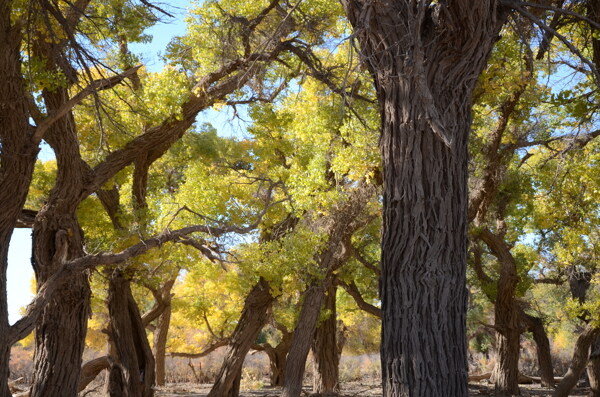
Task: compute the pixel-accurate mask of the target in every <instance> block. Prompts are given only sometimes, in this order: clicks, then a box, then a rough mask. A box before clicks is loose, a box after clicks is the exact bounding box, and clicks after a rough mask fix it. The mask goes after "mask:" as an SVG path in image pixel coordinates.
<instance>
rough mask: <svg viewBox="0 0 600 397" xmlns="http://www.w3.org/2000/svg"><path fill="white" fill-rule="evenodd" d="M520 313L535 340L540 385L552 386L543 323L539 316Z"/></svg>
mask: <svg viewBox="0 0 600 397" xmlns="http://www.w3.org/2000/svg"><path fill="white" fill-rule="evenodd" d="M522 315H523V316H524V317H525V323H526V324H527V330H528V331H529V332H531V334H532V335H533V340H534V342H535V346H536V352H537V357H538V365H539V367H540V377H541V383H542V386H544V387H554V367H553V365H552V354H551V352H550V341H549V340H548V334H547V333H546V329H545V328H544V323H543V322H542V320H541V319H540V318H539V317H535V316H531V315H529V314H527V313H522ZM598 397H600V396H598Z"/></svg>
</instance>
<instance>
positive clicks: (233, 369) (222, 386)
mask: <svg viewBox="0 0 600 397" xmlns="http://www.w3.org/2000/svg"><path fill="white" fill-rule="evenodd" d="M273 300H274V298H273V296H272V295H271V291H270V287H269V284H268V283H267V281H266V280H264V279H263V278H261V279H260V280H259V282H258V283H257V284H256V285H255V286H254V288H252V290H251V291H250V293H249V294H248V296H247V297H246V301H245V302H244V310H243V311H242V315H241V317H240V320H239V321H238V324H237V326H236V327H235V330H234V331H233V335H232V337H231V339H230V342H229V348H228V349H227V353H226V355H225V361H224V362H223V365H222V366H221V370H220V371H219V374H218V375H217V380H216V382H215V384H214V385H213V387H212V389H211V390H210V392H209V393H208V397H236V396H237V395H238V394H239V381H240V379H241V374H242V366H243V364H244V359H245V358H246V354H248V351H249V350H250V348H251V347H252V344H253V343H254V342H255V341H256V338H257V337H258V333H259V332H260V330H261V329H262V327H263V326H264V325H265V323H266V322H267V319H268V317H269V310H270V308H271V305H272V304H273Z"/></svg>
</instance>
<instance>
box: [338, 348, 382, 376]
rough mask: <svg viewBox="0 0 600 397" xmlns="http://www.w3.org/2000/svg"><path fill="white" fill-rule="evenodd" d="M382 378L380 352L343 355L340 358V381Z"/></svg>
mask: <svg viewBox="0 0 600 397" xmlns="http://www.w3.org/2000/svg"><path fill="white" fill-rule="evenodd" d="M380 378H381V361H380V359H379V354H361V355H359V356H342V358H341V360H340V382H356V381H363V380H373V379H380Z"/></svg>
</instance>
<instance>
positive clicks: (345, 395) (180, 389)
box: [156, 382, 588, 397]
mask: <svg viewBox="0 0 600 397" xmlns="http://www.w3.org/2000/svg"><path fill="white" fill-rule="evenodd" d="M211 386H212V385H210V384H204V385H198V384H189V383H188V384H181V383H180V384H172V385H168V386H165V387H161V388H159V389H158V390H159V391H158V392H157V394H156V396H157V397H206V395H207V394H208V392H209V391H210V388H211ZM520 388H521V395H522V396H523V397H526V396H544V397H545V396H548V397H549V396H551V395H552V391H551V390H549V389H546V388H542V387H540V386H539V385H521V386H520ZM310 390H311V388H310V387H308V386H307V387H305V388H304V392H303V396H304V397H308V396H310V395H311V391H310ZM469 391H470V393H469V396H470V397H476V396H493V395H494V386H493V385H489V384H484V383H473V384H470V385H469ZM587 391H588V390H587V389H585V388H579V389H575V390H573V392H572V393H571V394H570V396H573V397H575V396H586V395H587ZM280 395H281V389H280V388H270V387H265V388H262V389H260V390H244V391H242V392H240V397H279V396H280ZM340 396H341V397H379V396H381V386H380V385H379V384H377V383H376V382H372V383H370V382H349V383H344V384H342V390H341V393H340Z"/></svg>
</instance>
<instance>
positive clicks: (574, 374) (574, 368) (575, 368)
mask: <svg viewBox="0 0 600 397" xmlns="http://www.w3.org/2000/svg"><path fill="white" fill-rule="evenodd" d="M599 334H600V328H595V327H593V326H592V325H589V324H588V325H587V326H586V327H585V329H584V330H583V332H582V333H581V335H579V337H578V338H577V342H575V350H574V351H573V358H572V359H571V364H570V365H569V370H568V371H567V373H566V374H565V376H564V377H563V379H562V380H561V381H560V383H559V384H558V386H556V390H555V391H554V394H552V397H568V396H569V393H570V392H571V390H572V389H573V387H575V386H576V385H577V382H578V381H579V378H581V374H582V373H583V370H584V369H585V366H586V364H587V363H588V360H589V357H590V347H591V346H592V344H593V343H594V341H595V340H596V338H597V337H598V335H599Z"/></svg>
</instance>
